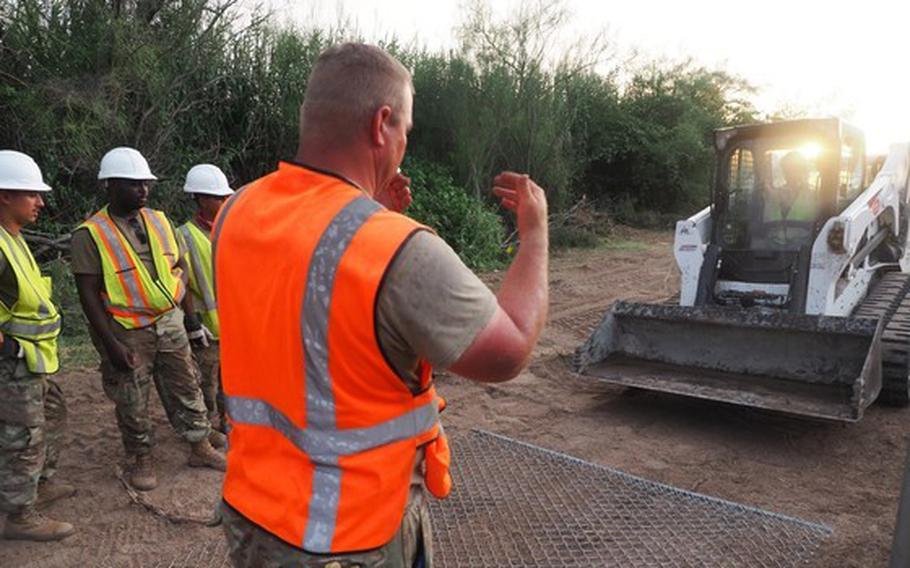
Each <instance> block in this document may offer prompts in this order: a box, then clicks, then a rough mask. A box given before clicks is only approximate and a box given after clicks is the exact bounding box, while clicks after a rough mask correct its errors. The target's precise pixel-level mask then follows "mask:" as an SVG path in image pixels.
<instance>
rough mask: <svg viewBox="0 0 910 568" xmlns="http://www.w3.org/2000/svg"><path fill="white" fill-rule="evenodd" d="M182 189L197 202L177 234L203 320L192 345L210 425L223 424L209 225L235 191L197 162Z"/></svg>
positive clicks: (221, 174)
mask: <svg viewBox="0 0 910 568" xmlns="http://www.w3.org/2000/svg"><path fill="white" fill-rule="evenodd" d="M183 191H184V192H186V193H188V194H190V195H191V196H192V197H193V199H194V200H195V201H196V216H195V217H193V218H192V219H191V220H189V221H187V222H186V223H185V224H183V225H182V226H181V227H180V228H179V229H177V237H178V238H179V239H180V240H181V241H182V242H181V244H182V245H183V248H184V249H186V251H187V257H188V258H187V260H188V261H189V262H188V264H189V268H190V270H189V272H190V280H189V282H190V291H191V292H192V293H193V306H195V308H196V315H197V316H198V317H199V318H200V319H201V320H202V331H203V337H202V340H201V341H200V342H197V343H194V344H193V355H194V356H195V358H196V363H197V364H198V365H199V371H200V373H201V374H202V396H203V398H204V399H205V407H206V409H208V413H209V420H210V421H211V422H212V426H213V427H215V428H218V429H221V428H222V427H223V420H222V416H223V413H224V408H223V407H222V405H221V402H220V400H221V388H220V383H221V381H220V378H219V375H220V369H219V363H218V335H219V332H220V329H219V328H220V326H219V324H218V305H217V303H216V302H215V286H214V282H213V281H212V273H213V266H212V240H211V233H212V224H213V223H214V222H215V216H217V215H218V211H219V210H220V209H221V205H222V204H223V203H224V201H225V200H226V199H227V198H228V197H230V195H231V194H233V193H234V190H233V189H231V187H230V185H228V181H227V177H226V176H225V175H224V172H222V171H221V170H220V169H219V168H218V167H217V166H213V165H211V164H199V165H197V166H193V167H192V168H191V169H190V171H189V172H187V174H186V183H185V184H184V185H183Z"/></svg>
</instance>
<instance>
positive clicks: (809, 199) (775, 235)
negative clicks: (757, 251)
mask: <svg viewBox="0 0 910 568" xmlns="http://www.w3.org/2000/svg"><path fill="white" fill-rule="evenodd" d="M764 213H765V215H764V220H765V222H773V221H805V222H809V221H813V220H814V219H815V194H814V192H813V191H811V190H809V189H802V190H800V191H799V192H798V193H797V194H796V199H794V200H793V203H792V204H790V209H788V210H787V214H786V215H784V210H783V208H782V207H781V203H780V200H779V199H777V198H776V196H775V198H771V199H768V200H767V201H766V202H765V212H764ZM804 232H805V231H804V230H799V229H795V228H793V227H785V226H779V227H773V228H771V230H770V232H769V234H768V238H769V239H770V240H771V242H774V243H777V244H779V245H788V244H792V241H793V239H803V238H804V237H805V236H806V235H805V234H804Z"/></svg>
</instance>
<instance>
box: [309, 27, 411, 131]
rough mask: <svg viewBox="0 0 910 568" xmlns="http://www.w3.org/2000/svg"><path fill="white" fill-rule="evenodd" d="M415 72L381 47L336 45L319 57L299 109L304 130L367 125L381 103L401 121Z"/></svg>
mask: <svg viewBox="0 0 910 568" xmlns="http://www.w3.org/2000/svg"><path fill="white" fill-rule="evenodd" d="M406 86H407V87H409V88H410V90H411V93H412V94H413V92H414V86H413V83H412V82H411V73H410V72H409V71H408V70H407V69H406V68H405V67H404V65H402V64H401V63H400V62H399V61H398V60H396V59H395V58H394V57H392V56H391V55H389V54H388V53H386V52H385V51H383V50H382V49H380V48H378V47H375V46H372V45H366V44H362V43H344V44H340V45H335V46H332V47H330V48H328V49H326V50H325V51H323V52H322V54H320V55H319V58H318V59H317V60H316V64H315V65H314V66H313V71H312V73H310V78H309V81H308V83H307V88H306V95H305V97H304V100H303V106H302V107H301V110H300V127H301V133H304V132H306V131H308V130H317V131H320V130H322V128H320V127H328V128H330V129H331V131H332V135H333V136H335V137H338V136H340V137H345V135H348V136H350V135H352V134H353V133H354V132H355V131H358V130H360V129H361V128H363V125H364V124H365V123H366V122H367V121H369V120H370V119H371V118H372V116H373V114H374V113H375V112H376V111H377V110H378V109H379V108H380V107H382V106H384V105H388V106H389V107H391V108H392V112H393V116H392V120H393V121H395V123H396V124H397V121H398V120H400V119H401V112H402V107H403V105H404V96H405V95H404V92H405V89H404V87H406Z"/></svg>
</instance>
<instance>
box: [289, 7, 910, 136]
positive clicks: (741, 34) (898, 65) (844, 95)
mask: <svg viewBox="0 0 910 568" xmlns="http://www.w3.org/2000/svg"><path fill="white" fill-rule="evenodd" d="M518 1H520V0H499V1H494V2H491V6H492V7H493V9H494V13H495V14H496V15H498V16H505V15H508V13H510V11H513V10H515V9H516V6H517V3H518ZM563 3H564V5H565V6H566V8H567V9H568V11H569V12H570V20H569V22H568V24H567V28H568V29H567V33H568V34H569V35H571V36H574V37H579V36H590V35H594V34H596V33H598V32H601V31H606V33H607V37H608V38H610V39H611V41H612V42H613V43H614V45H615V46H616V47H617V49H619V50H620V52H622V53H626V52H630V51H631V50H633V49H635V50H637V51H638V52H639V54H640V57H642V58H658V59H670V60H681V59H684V58H692V59H694V60H695V61H696V62H698V63H699V64H702V65H705V66H708V67H710V68H719V69H723V70H726V71H728V72H731V73H734V74H736V75H739V76H741V77H743V78H745V79H746V80H748V81H749V82H750V83H752V84H753V85H755V86H756V87H758V89H759V93H758V94H757V95H756V96H755V98H754V100H755V103H756V105H757V106H758V108H759V110H761V111H764V112H771V111H775V110H777V109H780V108H784V107H790V108H796V109H805V110H807V111H808V112H809V113H810V114H811V115H813V116H840V117H842V118H846V119H847V120H849V121H850V122H852V123H853V124H855V125H856V126H858V127H859V128H861V129H862V130H863V131H864V132H865V133H866V146H867V150H868V151H870V152H885V151H886V150H887V148H888V145H889V144H891V143H894V142H904V141H910V62H908V55H910V2H907V1H905V0H897V1H884V0H866V1H865V2H845V3H843V5H839V4H840V3H836V2H831V1H828V2H822V1H818V0H789V1H783V0H763V1H761V2H750V3H747V2H730V1H729V0H728V1H725V2H721V1H717V0H683V1H668V0H663V1H657V0H619V1H617V0H600V1H593V0H563ZM271 4H272V7H273V9H274V10H275V12H276V15H278V16H279V17H280V18H283V19H286V20H287V21H289V22H292V23H294V24H297V25H301V26H311V25H322V26H329V25H332V24H334V23H337V22H338V21H339V20H341V19H343V20H346V21H347V22H348V23H350V24H353V25H354V26H355V27H356V29H358V30H359V31H360V32H361V33H362V34H363V35H364V36H365V37H366V38H368V39H381V38H384V37H388V36H390V35H394V36H396V37H398V38H399V39H401V40H405V41H417V42H419V43H421V44H424V45H426V46H427V47H429V48H433V49H447V48H452V47H455V46H456V45H457V40H456V36H455V32H454V30H455V28H456V26H457V25H458V23H459V22H461V21H462V20H463V19H464V15H463V14H464V10H465V4H464V2H460V1H458V0H450V1H446V0H435V1H425V0H424V1H419V0H383V1H382V2H375V1H369V0H312V1H303V0H296V1H295V0H271Z"/></svg>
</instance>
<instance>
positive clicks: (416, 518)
mask: <svg viewBox="0 0 910 568" xmlns="http://www.w3.org/2000/svg"><path fill="white" fill-rule="evenodd" d="M221 514H222V521H223V522H222V526H223V528H224V533H225V536H226V537H227V542H228V549H229V552H230V556H231V563H232V564H233V565H234V566H236V567H238V568H241V567H242V568H246V567H253V566H255V567H257V568H278V567H282V568H285V567H291V566H293V567H299V568H355V567H356V568H432V567H433V561H432V557H433V554H432V546H431V542H432V540H433V538H432V534H431V532H432V531H431V527H430V511H429V508H428V507H427V502H426V498H425V496H424V495H423V490H422V489H421V488H420V487H413V486H412V489H411V498H410V500H409V502H408V506H407V508H405V511H404V517H403V518H402V520H401V527H400V528H399V529H398V532H397V533H395V536H394V537H392V540H391V541H389V542H388V543H387V544H386V545H385V546H382V547H380V548H377V549H374V550H369V551H366V552H358V553H355V554H342V555H336V554H310V553H307V552H304V551H303V550H302V549H300V548H297V547H294V546H291V545H290V544H288V543H286V542H284V541H283V540H281V539H280V538H278V537H276V536H274V535H272V534H271V533H269V532H267V531H265V530H263V529H261V528H259V526H257V525H256V524H254V523H252V522H250V521H249V520H247V519H246V517H244V516H243V515H241V514H240V513H238V512H237V511H236V510H234V508H233V507H231V506H230V505H228V504H227V503H224V502H222V504H221Z"/></svg>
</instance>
